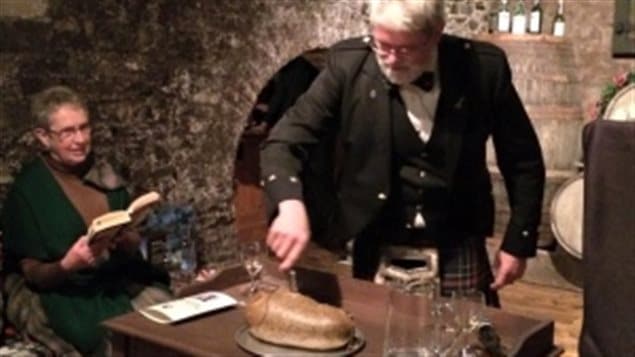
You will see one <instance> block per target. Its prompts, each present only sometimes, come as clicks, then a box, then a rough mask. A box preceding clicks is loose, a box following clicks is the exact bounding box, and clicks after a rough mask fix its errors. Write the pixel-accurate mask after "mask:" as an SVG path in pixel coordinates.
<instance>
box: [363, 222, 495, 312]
mask: <svg viewBox="0 0 635 357" xmlns="http://www.w3.org/2000/svg"><path fill="white" fill-rule="evenodd" d="M367 232H368V231H367ZM381 236H382V235H381V234H377V233H375V232H373V231H372V230H371V231H370V234H363V235H360V236H358V237H357V239H355V241H354V244H353V251H352V255H353V277H355V278H358V279H364V280H373V278H374V277H375V274H376V272H377V269H378V267H379V262H380V260H381V253H380V248H379V246H381V243H379V241H380V240H381ZM438 250H439V278H440V281H441V289H440V290H441V294H442V295H445V296H448V295H450V294H451V292H452V291H456V290H480V291H483V293H484V294H485V299H486V302H487V305H489V306H494V307H500V301H499V299H498V294H497V293H496V291H494V290H492V289H490V287H489V285H490V284H491V283H492V282H493V281H494V276H493V274H492V269H491V265H490V262H489V258H488V255H487V249H486V247H485V237H479V236H470V237H466V238H464V239H457V240H453V241H452V242H451V243H449V244H442V245H440V246H438Z"/></svg>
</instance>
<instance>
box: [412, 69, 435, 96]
mask: <svg viewBox="0 0 635 357" xmlns="http://www.w3.org/2000/svg"><path fill="white" fill-rule="evenodd" d="M412 84H414V85H416V86H417V87H419V88H421V89H423V90H424V91H426V92H429V91H431V90H432V87H434V72H423V73H422V74H421V75H420V76H419V78H417V79H415V81H414V82H412Z"/></svg>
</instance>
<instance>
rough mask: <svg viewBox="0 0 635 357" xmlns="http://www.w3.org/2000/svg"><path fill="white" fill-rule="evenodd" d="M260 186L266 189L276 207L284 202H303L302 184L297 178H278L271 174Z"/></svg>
mask: <svg viewBox="0 0 635 357" xmlns="http://www.w3.org/2000/svg"><path fill="white" fill-rule="evenodd" d="M260 185H261V186H262V187H263V188H264V190H265V192H266V194H267V196H268V198H269V200H270V202H271V203H272V204H273V205H275V206H276V208H277V205H278V203H280V202H282V201H284V200H291V199H298V200H302V199H303V196H302V183H301V182H300V179H299V178H297V177H296V176H278V175H276V174H271V175H269V176H267V177H265V178H264V179H263V180H262V181H261V182H260Z"/></svg>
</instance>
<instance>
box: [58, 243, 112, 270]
mask: <svg viewBox="0 0 635 357" xmlns="http://www.w3.org/2000/svg"><path fill="white" fill-rule="evenodd" d="M108 245H109V242H107V241H106V240H104V241H97V242H94V243H93V244H88V239H87V238H86V236H85V235H84V236H81V237H79V239H77V240H76V241H75V243H74V244H73V246H71V248H70V249H69V250H68V251H67V252H66V255H64V258H62V260H61V261H60V266H61V268H62V269H63V270H65V271H76V270H80V269H85V268H90V267H95V266H97V265H98V264H99V263H101V261H102V260H103V259H102V257H103V256H104V255H105V254H108Z"/></svg>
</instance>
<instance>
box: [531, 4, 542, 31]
mask: <svg viewBox="0 0 635 357" xmlns="http://www.w3.org/2000/svg"><path fill="white" fill-rule="evenodd" d="M541 32H542V6H541V5H540V0H534V5H533V6H532V7H531V10H530V12H529V33H533V34H539V33H541Z"/></svg>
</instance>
